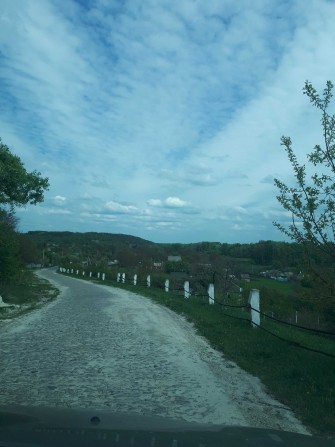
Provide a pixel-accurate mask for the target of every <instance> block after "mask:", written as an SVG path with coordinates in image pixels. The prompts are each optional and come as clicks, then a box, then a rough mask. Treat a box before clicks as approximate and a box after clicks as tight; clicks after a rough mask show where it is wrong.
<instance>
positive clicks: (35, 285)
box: [0, 270, 59, 320]
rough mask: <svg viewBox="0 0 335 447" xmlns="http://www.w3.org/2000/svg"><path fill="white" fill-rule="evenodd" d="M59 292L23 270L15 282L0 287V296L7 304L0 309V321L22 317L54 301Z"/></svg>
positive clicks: (28, 271) (46, 282)
mask: <svg viewBox="0 0 335 447" xmlns="http://www.w3.org/2000/svg"><path fill="white" fill-rule="evenodd" d="M58 294H59V290H58V289H57V288H56V287H54V286H52V285H51V284H50V283H49V282H48V281H46V280H45V279H42V278H40V277H38V276H37V275H35V274H34V272H32V271H30V270H23V271H22V272H21V273H20V275H19V276H18V277H17V278H16V280H15V281H13V282H12V283H9V284H3V285H0V295H1V296H2V298H3V300H4V302H5V303H7V304H12V305H17V306H18V307H14V306H13V307H7V308H0V320H1V319H8V318H13V317H17V316H20V315H23V314H25V313H27V312H31V311H33V310H35V309H38V308H40V307H41V306H42V305H44V304H45V303H48V302H50V301H52V300H53V299H55V298H56V297H57V296H58Z"/></svg>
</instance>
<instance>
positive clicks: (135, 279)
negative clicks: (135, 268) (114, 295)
mask: <svg viewBox="0 0 335 447" xmlns="http://www.w3.org/2000/svg"><path fill="white" fill-rule="evenodd" d="M136 284H137V275H136V273H135V275H134V286H136Z"/></svg>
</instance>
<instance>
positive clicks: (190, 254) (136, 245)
mask: <svg viewBox="0 0 335 447" xmlns="http://www.w3.org/2000/svg"><path fill="white" fill-rule="evenodd" d="M26 237H27V238H28V239H29V240H30V241H31V242H32V243H33V244H34V247H35V248H34V250H32V251H31V256H30V259H29V262H35V263H42V262H43V263H44V264H45V265H46V264H52V265H56V264H59V263H68V262H74V263H85V264H88V265H103V264H106V265H107V264H108V263H109V264H111V263H112V262H113V261H117V262H118V265H119V266H120V267H135V266H138V265H139V264H141V265H147V266H150V265H152V264H153V263H155V264H156V265H157V264H160V263H166V262H167V261H168V256H180V257H181V262H182V263H183V264H185V265H194V264H199V265H207V266H212V267H213V268H214V269H220V268H222V267H224V266H225V265H226V264H227V263H233V264H235V265H236V268H238V270H245V271H246V272H247V271H248V270H250V269H251V270H252V272H255V273H256V272H257V271H258V270H260V269H264V268H276V269H280V270H294V271H298V270H301V269H303V267H304V256H303V248H302V246H301V245H298V244H295V243H287V242H274V241H259V242H257V243H249V244H239V243H235V244H227V243H220V242H199V243H191V244H181V243H171V244H160V243H154V242H151V241H147V240H144V239H141V238H139V237H135V236H130V235H125V234H110V233H94V232H90V233H72V232H67V231H66V232H49V231H30V232H28V233H27V234H26ZM252 272H251V273H252Z"/></svg>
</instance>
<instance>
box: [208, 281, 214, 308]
mask: <svg viewBox="0 0 335 447" xmlns="http://www.w3.org/2000/svg"><path fill="white" fill-rule="evenodd" d="M214 302H215V295H214V284H210V285H209V286H208V304H214Z"/></svg>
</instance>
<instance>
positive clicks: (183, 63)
mask: <svg viewBox="0 0 335 447" xmlns="http://www.w3.org/2000/svg"><path fill="white" fill-rule="evenodd" d="M307 5H308V6H307ZM334 21H335V2H334V1H330V0H308V2H306V0H288V1H286V0H255V1H251V0H238V1H236V0H209V1H202V0H141V1H137V0H1V3H0V137H1V139H2V142H3V143H5V144H6V145H7V146H8V147H9V148H10V150H11V151H12V152H13V153H15V154H17V155H18V156H19V157H20V158H21V160H22V161H23V163H24V164H25V166H26V168H27V169H28V170H29V171H32V170H35V169H36V170H37V171H39V172H41V174H42V176H43V177H48V178H49V182H50V189H49V190H48V191H47V192H46V193H45V200H44V202H43V203H42V204H39V205H36V206H32V205H29V206H27V207H23V208H18V209H17V216H18V217H19V219H20V224H19V228H20V230H21V231H23V232H26V231H31V230H45V231H78V232H85V231H97V232H110V233H123V234H131V235H135V236H139V237H143V238H145V239H148V240H151V241H154V242H184V243H188V242H200V241H219V242H228V243H235V242H240V243H245V242H257V241H259V240H284V237H283V235H282V234H281V233H280V232H279V231H278V230H277V229H276V228H275V227H274V226H273V221H278V222H280V223H282V224H285V223H289V221H290V216H289V215H288V213H287V212H286V211H285V210H283V209H282V208H281V206H280V204H279V203H278V201H277V199H276V195H277V193H278V191H277V189H276V187H275V185H274V178H279V179H280V180H282V181H284V182H286V183H289V184H293V185H294V178H293V173H292V169H291V166H290V164H289V161H288V159H287V156H286V153H285V151H284V149H283V147H282V146H281V144H280V138H281V136H282V135H286V136H290V137H291V139H292V141H293V148H294V150H295V152H296V154H297V156H298V159H299V161H300V162H302V163H304V162H305V161H306V155H307V154H308V153H309V152H310V151H311V150H312V149H313V147H314V145H315V144H320V143H322V129H321V126H320V116H319V114H318V113H317V111H316V110H315V109H314V108H313V107H312V106H311V104H310V103H309V100H308V98H307V97H306V96H305V95H303V93H302V89H303V86H304V84H305V81H306V80H309V81H310V82H312V84H313V85H314V87H315V88H317V89H318V90H323V89H324V87H325V84H326V81H327V80H332V81H333V82H334V83H335V45H334V43H335V26H334Z"/></svg>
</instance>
